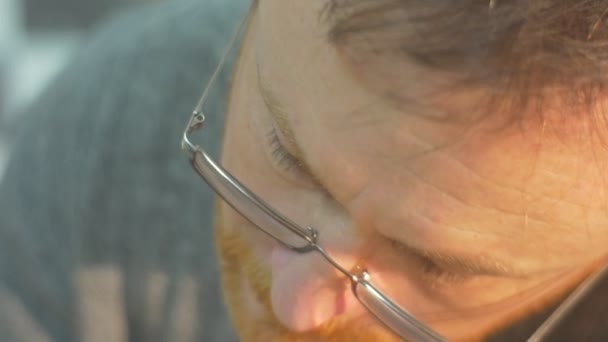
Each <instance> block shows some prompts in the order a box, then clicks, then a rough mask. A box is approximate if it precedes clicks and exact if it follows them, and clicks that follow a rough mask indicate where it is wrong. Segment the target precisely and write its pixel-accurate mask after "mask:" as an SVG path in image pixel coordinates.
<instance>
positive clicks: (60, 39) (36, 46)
mask: <svg viewBox="0 0 608 342" xmlns="http://www.w3.org/2000/svg"><path fill="white" fill-rule="evenodd" d="M159 1H162V0H0V178H1V177H2V174H3V171H4V168H5V166H6V160H7V158H8V151H9V146H10V144H11V140H12V138H13V137H12V134H13V132H14V126H15V122H16V119H17V118H18V116H19V113H20V112H22V111H23V109H24V108H26V107H27V105H28V103H29V102H30V101H31V100H32V99H34V98H35V97H36V96H37V95H38V94H39V93H40V91H41V90H42V89H44V88H45V87H46V86H47V85H48V82H49V81H50V80H52V79H53V77H54V76H55V75H56V73H57V72H58V71H59V70H61V68H63V67H64V66H65V64H66V63H68V61H69V60H70V57H71V55H72V53H74V51H76V50H77V49H78V47H79V44H80V43H81V42H83V41H84V39H85V38H86V36H87V34H88V33H89V32H90V31H91V30H92V29H93V28H95V26H96V25H97V24H99V23H100V21H101V20H103V19H104V18H105V17H107V16H108V15H111V14H112V13H115V12H117V11H120V10H123V9H125V8H126V7H129V6H139V5H146V4H149V3H153V2H159Z"/></svg>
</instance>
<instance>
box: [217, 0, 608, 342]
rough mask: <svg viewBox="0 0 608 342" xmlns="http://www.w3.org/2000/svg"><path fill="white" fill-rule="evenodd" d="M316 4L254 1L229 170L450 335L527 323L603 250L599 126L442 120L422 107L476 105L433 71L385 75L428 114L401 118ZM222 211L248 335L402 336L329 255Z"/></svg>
mask: <svg viewBox="0 0 608 342" xmlns="http://www.w3.org/2000/svg"><path fill="white" fill-rule="evenodd" d="M326 1H327V0H309V1H283V0H261V1H259V5H258V7H257V10H256V12H255V13H254V14H253V16H252V21H251V24H250V26H249V28H248V31H247V34H246V37H245V41H244V43H243V46H242V51H241V56H240V58H239V61H238V63H237V70H236V72H235V78H234V85H233V89H232V93H231V98H230V102H229V110H228V116H227V126H226V134H225V140H224V149H223V155H222V164H223V165H224V166H225V167H226V168H227V169H228V170H229V171H230V172H231V173H232V174H233V175H234V176H235V177H237V178H238V179H240V180H241V181H242V182H243V183H244V184H245V185H246V186H248V187H249V188H250V189H251V190H252V191H253V192H255V193H256V194H258V195H259V196H260V197H261V198H263V199H264V200H265V201H266V202H268V203H269V204H270V205H271V206H273V207H274V208H276V209H277V210H279V211H280V212H281V213H283V214H284V215H285V216H286V217H289V218H290V219H291V220H293V221H295V222H296V223H298V224H300V225H301V226H304V227H306V226H312V227H314V228H315V229H317V230H318V231H319V234H320V239H319V243H320V244H321V245H322V246H323V247H324V248H325V249H326V250H327V251H328V252H329V254H331V255H332V256H333V257H335V258H336V259H337V260H338V262H339V263H341V264H342V265H343V266H345V267H346V268H350V267H354V266H355V265H362V266H364V267H365V268H367V269H368V270H369V273H370V275H371V280H372V283H374V284H375V285H377V287H379V288H380V289H382V290H383V291H384V292H385V293H386V294H387V295H389V296H390V297H391V298H392V299H393V300H394V301H396V302H397V303H399V304H400V305H401V306H402V307H404V308H405V309H407V310H408V311H409V312H410V313H411V314H412V315H414V316H415V317H417V318H419V319H420V320H422V321H424V322H425V323H427V324H428V325H430V326H431V327H432V328H433V329H434V330H436V331H438V332H439V333H440V334H442V335H443V336H446V337H448V338H451V339H470V338H479V337H481V336H484V335H485V334H487V333H488V332H491V331H493V330H495V329H499V328H501V327H503V326H505V325H508V324H509V323H511V322H512V321H513V320H515V319H518V318H520V317H522V316H525V315H529V314H531V313H533V312H534V311H535V310H537V309H539V308H540V307H543V306H544V305H546V304H547V303H550V302H553V301H555V300H556V299H557V298H558V297H560V296H561V295H562V294H563V293H564V292H565V291H567V290H568V289H571V288H572V287H573V286H574V285H576V284H577V283H578V282H580V281H581V279H582V278H583V277H585V276H586V275H587V274H588V273H589V272H590V271H591V270H593V269H594V267H595V265H596V262H597V260H599V259H600V258H601V257H603V253H604V249H605V247H604V246H606V243H607V242H608V234H607V233H608V231H607V228H606V227H608V224H607V223H608V217H607V215H606V210H605V209H606V208H605V207H606V203H607V202H606V194H605V189H606V181H607V180H606V179H605V178H604V170H605V167H606V164H607V162H608V159H607V158H606V157H605V153H604V152H603V151H602V147H601V143H600V142H599V138H598V136H597V135H595V134H591V132H597V130H593V129H592V128H591V127H590V126H591V124H590V123H589V122H590V121H591V120H585V118H584V116H583V115H574V114H573V115H566V114H568V113H566V114H564V113H560V112H559V111H558V110H556V109H559V108H554V109H550V108H548V107H544V108H543V113H542V115H538V114H539V113H533V112H531V113H527V112H526V113H522V115H520V117H521V118H522V119H521V120H518V122H517V123H516V124H504V123H505V120H504V117H503V116H502V115H490V114H492V113H489V112H488V113H487V114H488V115H486V116H485V117H486V119H484V120H469V121H467V120H436V119H433V118H430V117H429V115H426V114H428V112H427V111H434V112H443V113H452V114H453V115H465V116H466V113H467V111H468V110H469V109H472V108H474V107H475V103H480V102H482V101H480V98H482V97H483V96H484V92H483V91H475V92H472V91H471V92H470V93H467V92H466V91H458V92H457V91H453V92H442V93H438V92H437V91H436V89H433V88H432V87H433V84H436V82H435V81H436V80H439V79H441V76H442V75H441V74H440V73H437V72H431V71H429V70H425V69H423V68H422V67H420V66H417V65H416V64H415V63H413V62H411V63H407V62H406V63H399V64H398V65H397V64H395V65H390V64H387V65H386V66H385V67H386V68H390V70H391V72H392V73H394V74H395V75H404V76H403V77H407V78H408V79H410V80H411V82H410V84H409V86H405V87H402V88H399V89H398V90H399V91H401V92H404V93H406V94H404V95H405V96H407V97H414V98H419V99H420V103H425V106H419V105H414V104H413V102H412V105H408V104H407V103H405V104H404V103H402V104H400V105H395V104H394V103H391V102H390V101H389V100H388V99H387V98H386V97H383V96H382V94H381V93H380V92H376V91H373V89H374V87H375V86H377V88H386V87H387V84H388V83H387V84H379V83H378V82H381V81H382V80H379V79H378V78H377V77H373V76H372V77H366V76H365V75H364V74H362V75H363V76H361V75H360V74H358V73H357V72H356V71H355V70H354V69H353V68H352V67H351V64H350V62H349V60H348V59H347V58H345V56H343V55H342V54H340V52H339V51H338V50H337V49H336V48H335V47H334V46H333V45H332V44H331V43H330V42H329V41H328V39H327V31H328V29H329V25H331V22H330V21H325V20H323V17H322V16H321V15H320V13H321V11H322V9H323V8H324V6H325V5H326ZM387 63H388V62H387ZM372 74H373V73H372ZM387 82H388V81H387ZM408 92H409V93H408ZM431 94H435V95H431ZM437 94H439V95H437ZM497 112H498V109H497ZM501 113H502V112H501ZM541 117H542V118H543V119H539V118H541ZM217 212H218V217H217V241H218V246H219V249H220V255H221V268H222V272H223V281H224V286H225V291H226V295H227V300H228V305H229V307H230V309H231V311H232V314H233V317H234V319H235V324H236V326H237V329H238V330H239V332H240V334H241V337H242V338H243V339H244V340H269V339H281V338H283V339H302V340H306V339H311V340H318V339H319V338H326V339H331V338H332V337H333V338H334V340H347V341H354V340H370V339H380V338H385V339H390V338H394V337H393V336H392V335H390V334H389V333H388V332H386V330H384V329H383V327H382V326H381V325H380V324H379V323H377V322H376V321H375V320H374V319H373V318H372V317H371V316H370V315H369V314H368V313H367V312H366V311H365V309H364V308H363V307H362V306H361V305H360V304H359V303H358V301H357V300H356V299H355V298H354V296H353V294H352V292H351V290H350V285H349V283H348V281H347V279H345V278H344V276H341V275H340V274H338V273H337V272H336V271H335V270H334V269H333V268H331V267H330V266H329V265H328V264H327V263H326V262H325V261H323V259H321V257H319V256H318V255H316V254H314V253H311V254H310V255H309V254H305V255H298V254H295V253H291V252H289V251H287V250H285V249H284V248H283V247H281V246H278V245H277V243H276V242H274V240H271V239H270V238H268V237H267V236H265V235H263V234H262V233H260V232H259V231H258V230H256V229H255V228H254V227H252V224H251V223H249V222H248V221H247V220H245V219H244V218H242V217H241V216H239V215H238V214H237V213H235V212H234V211H233V210H232V209H231V208H230V207H229V206H228V205H226V204H225V203H223V202H222V203H219V204H218V211H217Z"/></svg>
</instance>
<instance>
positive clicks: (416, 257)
mask: <svg viewBox="0 0 608 342" xmlns="http://www.w3.org/2000/svg"><path fill="white" fill-rule="evenodd" d="M386 239H387V240H388V242H389V243H390V244H391V247H393V249H394V250H396V251H397V252H398V253H399V254H401V257H403V258H408V259H410V260H413V261H414V262H415V263H416V264H417V265H418V268H419V270H420V271H421V274H423V276H425V277H428V280H429V282H431V283H433V284H445V285H450V284H457V283H463V282H466V281H467V280H471V279H472V278H473V277H474V276H476V274H473V273H469V272H461V271H459V270H451V269H450V268H449V267H445V266H443V265H441V264H440V263H438V262H437V261H435V260H433V259H431V258H429V257H427V256H425V255H422V254H420V253H418V252H417V251H415V250H412V249H411V248H408V247H407V246H405V245H404V244H402V243H401V242H399V241H397V240H395V239H392V238H386Z"/></svg>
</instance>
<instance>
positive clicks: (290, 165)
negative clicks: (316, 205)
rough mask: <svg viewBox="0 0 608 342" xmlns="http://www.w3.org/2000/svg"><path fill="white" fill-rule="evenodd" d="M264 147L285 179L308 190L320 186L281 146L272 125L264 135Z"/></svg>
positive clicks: (300, 163)
mask: <svg viewBox="0 0 608 342" xmlns="http://www.w3.org/2000/svg"><path fill="white" fill-rule="evenodd" d="M266 140H267V141H266V142H265V145H266V146H267V148H268V149H269V153H268V154H269V157H270V158H271V160H272V161H271V162H272V163H273V164H274V166H275V167H276V168H279V169H281V170H280V171H282V172H281V173H282V174H283V175H284V176H286V178H288V179H291V180H292V181H294V182H296V183H298V184H300V185H304V186H306V187H308V188H312V189H319V188H322V186H321V185H320V184H319V183H318V182H317V181H316V180H315V178H314V177H313V176H312V175H311V174H310V173H309V172H308V171H307V169H306V168H305V167H304V165H303V164H302V162H301V161H299V160H298V158H296V157H295V156H293V155H292V154H291V153H290V152H289V151H288V150H287V149H286V148H285V146H284V145H283V144H282V142H281V139H280V136H279V132H278V131H277V128H276V127H275V126H274V125H271V128H270V130H269V131H268V132H267V133H266Z"/></svg>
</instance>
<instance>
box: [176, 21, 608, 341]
mask: <svg viewBox="0 0 608 342" xmlns="http://www.w3.org/2000/svg"><path fill="white" fill-rule="evenodd" d="M248 18H249V16H247V17H246V18H245V19H244V20H243V21H242V22H241V24H240V25H239V27H238V28H237V30H236V31H235V33H234V34H233V36H232V38H231V39H230V42H229V43H228V46H227V47H226V49H225V51H224V53H223V55H222V57H221V59H220V62H219V63H218V66H217V67H216V69H215V71H214V72H213V74H212V76H211V78H210V79H209V81H208V83H207V86H206V87H205V89H204V91H203V94H202V95H201V97H200V99H199V101H198V103H197V105H196V107H195V109H194V111H193V113H192V117H191V118H190V121H189V122H188V126H187V127H186V130H185V132H184V135H183V137H182V143H181V147H182V149H183V150H185V151H186V152H187V154H188V156H189V158H190V163H191V165H192V167H193V168H194V170H195V171H196V172H197V173H198V175H199V176H200V177H201V178H203V180H204V181H205V182H206V183H207V184H208V185H209V186H210V187H211V188H212V189H213V190H214V191H215V192H216V193H217V194H218V195H219V196H220V197H222V198H223V200H224V201H226V203H228V204H229V205H230V206H231V207H232V208H234V209H235V210H236V211H237V212H239V213H240V214H241V215H242V216H243V217H245V218H246V219H248V220H249V221H250V222H251V223H253V224H254V225H255V226H256V227H257V228H258V229H260V230H261V231H262V232H263V233H265V234H267V235H268V236H270V237H271V238H273V239H274V240H276V241H277V242H279V243H280V244H281V245H283V246H285V247H287V248H288V249H290V250H292V251H294V252H296V253H300V254H305V253H312V252H316V253H319V254H320V255H321V256H322V257H323V258H324V259H325V260H326V261H327V262H329V263H330V264H331V265H332V266H333V267H334V268H335V269H336V270H338V271H339V272H340V273H342V274H343V275H344V276H346V277H347V278H348V279H349V280H350V283H351V289H352V292H353V294H354V295H355V297H356V298H357V299H358V300H359V302H360V303H361V304H362V305H363V306H364V307H365V308H366V309H367V310H368V311H369V312H370V313H371V314H372V315H373V316H375V317H376V318H377V319H378V320H379V321H380V322H381V323H382V324H384V325H385V326H386V327H387V328H389V329H390V330H391V331H392V332H393V333H395V334H396V335H397V336H399V337H401V338H402V339H404V340H407V341H422V342H437V341H445V338H443V337H442V336H440V335H439V334H438V333H436V332H434V331H433V330H432V329H431V328H430V327H428V326H427V325H425V324H424V323H423V322H421V321H419V320H417V319H416V318H414V317H413V316H412V315H411V314H410V313H409V312H408V311H407V310H405V309H403V308H402V307H400V306H399V305H397V304H396V303H395V302H394V301H393V300H391V299H390V298H389V297H388V296H386V295H384V294H383V293H382V291H380V290H379V289H378V288H377V287H375V286H374V285H373V284H372V283H371V280H370V279H371V277H370V275H369V273H368V272H367V271H366V270H365V268H363V267H361V266H357V267H355V268H354V270H353V271H349V270H347V269H345V268H344V267H342V266H341V265H340V264H338V263H337V262H336V261H335V260H334V259H333V258H332V257H331V256H330V255H329V254H328V253H327V252H326V251H325V250H324V249H323V247H321V246H320V245H319V244H318V240H319V232H318V231H317V230H315V229H314V228H312V227H306V228H303V227H301V226H299V225H297V224H296V223H294V222H292V221H291V220H289V219H288V218H286V217H285V216H283V215H282V214H281V213H279V212H278V211H277V210H275V209H273V208H272V207H271V206H270V205H268V204H267V203H266V202H264V200H262V199H261V198H259V197H258V196H256V195H255V194H254V193H253V192H251V191H250V190H249V189H247V187H246V186H244V185H243V184H242V183H241V182H239V181H238V180H237V179H236V178H234V177H233V176H232V175H231V174H230V173H229V172H228V171H227V170H226V169H224V168H223V167H222V166H221V165H219V164H218V163H217V162H216V161H214V160H213V159H212V158H211V157H210V156H209V155H208V154H207V152H206V151H205V150H204V149H203V148H201V147H200V146H198V145H195V144H194V143H192V141H191V139H190V136H191V134H192V133H193V132H195V131H198V130H200V129H201V128H202V127H203V125H204V122H205V114H204V113H203V106H204V104H205V102H206V100H207V98H208V96H209V93H210V89H211V87H212V85H213V84H214V82H215V80H216V79H217V77H218V75H219V74H220V72H221V70H222V69H223V67H224V65H225V64H226V60H227V57H228V55H229V54H230V52H231V51H232V50H233V48H234V46H235V42H236V41H237V40H238V37H240V36H241V34H242V33H243V31H244V28H245V27H246V23H247V22H248ZM607 276H608V267H604V268H602V270H600V271H599V272H596V273H595V274H593V275H592V276H590V277H589V278H588V279H587V280H585V281H584V282H583V283H582V284H581V285H579V287H578V288H577V289H576V290H575V291H574V292H573V293H572V294H571V295H570V296H569V297H568V298H567V299H566V300H565V301H564V302H563V303H562V304H561V305H560V306H559V307H558V309H557V310H555V312H554V313H553V314H552V315H551V316H550V317H549V319H547V320H546V321H545V322H544V323H543V325H542V326H541V327H540V328H539V329H538V330H537V331H536V332H535V333H534V335H532V337H530V339H529V341H542V340H544V337H546V336H549V334H550V333H551V332H552V331H554V330H555V328H556V327H557V325H558V324H560V323H561V321H562V319H563V318H564V317H565V316H566V315H567V314H568V313H569V312H570V311H571V310H573V308H574V307H575V306H576V305H577V304H579V303H580V302H581V301H582V299H583V298H585V296H586V294H587V293H588V292H589V289H590V288H592V287H593V286H594V285H596V283H598V282H599V281H600V280H602V279H603V278H605V277H607Z"/></svg>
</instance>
